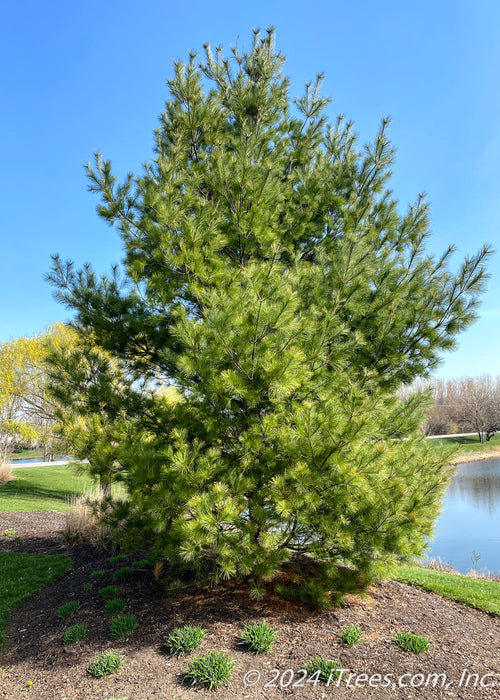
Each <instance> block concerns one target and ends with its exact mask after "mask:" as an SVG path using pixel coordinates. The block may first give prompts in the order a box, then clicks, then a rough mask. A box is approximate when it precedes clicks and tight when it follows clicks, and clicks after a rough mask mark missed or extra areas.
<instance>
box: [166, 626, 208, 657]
mask: <svg viewBox="0 0 500 700" xmlns="http://www.w3.org/2000/svg"><path fill="white" fill-rule="evenodd" d="M206 634H207V633H206V630H204V629H203V628H202V627H195V626H193V625H183V626H182V627H176V628H175V629H174V630H173V631H172V632H171V633H170V634H169V635H168V636H166V637H165V646H166V647H167V648H168V650H169V652H170V653H171V654H174V655H176V656H183V655H184V654H189V653H190V652H191V651H194V650H195V649H197V648H198V647H199V646H200V644H201V642H202V641H203V639H204V638H205V636H206Z"/></svg>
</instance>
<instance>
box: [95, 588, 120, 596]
mask: <svg viewBox="0 0 500 700" xmlns="http://www.w3.org/2000/svg"><path fill="white" fill-rule="evenodd" d="M99 595H100V596H101V597H102V598H113V597H114V596H116V595H118V586H105V587H104V588H100V589H99Z"/></svg>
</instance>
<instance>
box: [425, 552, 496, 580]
mask: <svg viewBox="0 0 500 700" xmlns="http://www.w3.org/2000/svg"><path fill="white" fill-rule="evenodd" d="M424 566H425V567H426V568H427V569H434V571H442V572H443V573H445V574H456V575H457V576H468V577H470V578H480V579H483V580H485V581H500V574H498V575H497V574H493V573H491V571H481V570H480V569H477V570H475V569H470V571H468V572H467V573H466V574H462V573H460V571H457V569H455V567H454V566H452V565H451V564H449V563H448V562H444V561H443V560H442V559H441V558H440V557H437V558H433V559H429V561H427V562H425V564H424Z"/></svg>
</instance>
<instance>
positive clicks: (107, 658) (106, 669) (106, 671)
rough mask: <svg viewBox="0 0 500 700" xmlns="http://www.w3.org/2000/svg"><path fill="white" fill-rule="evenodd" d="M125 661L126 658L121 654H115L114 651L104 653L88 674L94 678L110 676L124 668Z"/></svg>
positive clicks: (90, 667) (91, 665)
mask: <svg viewBox="0 0 500 700" xmlns="http://www.w3.org/2000/svg"><path fill="white" fill-rule="evenodd" d="M124 660H125V657H124V656H122V655H121V654H115V653H114V652H112V651H109V652H107V653H106V652H103V653H102V654H99V656H98V657H97V658H96V659H94V661H93V662H92V663H91V664H90V666H89V668H88V672H89V673H90V675H91V676H94V678H102V677H103V676H109V675H110V674H111V673H115V671H118V670H119V669H120V668H121V667H122V666H123V662H124Z"/></svg>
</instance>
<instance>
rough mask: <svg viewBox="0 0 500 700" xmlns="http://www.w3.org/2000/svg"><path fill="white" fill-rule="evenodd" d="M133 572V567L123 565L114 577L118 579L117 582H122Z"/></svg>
mask: <svg viewBox="0 0 500 700" xmlns="http://www.w3.org/2000/svg"><path fill="white" fill-rule="evenodd" d="M132 573H133V569H132V568H131V567H130V566H123V567H122V568H121V569H118V571H116V572H115V575H114V576H113V579H114V580H115V581H117V583H120V582H121V581H125V579H126V578H128V577H129V576H130V575H131V574H132Z"/></svg>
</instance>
